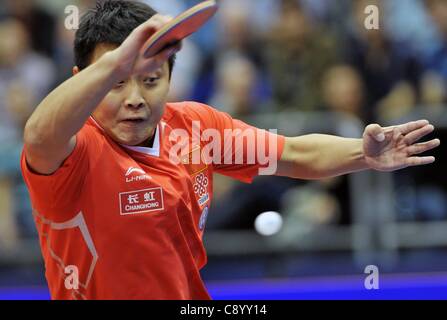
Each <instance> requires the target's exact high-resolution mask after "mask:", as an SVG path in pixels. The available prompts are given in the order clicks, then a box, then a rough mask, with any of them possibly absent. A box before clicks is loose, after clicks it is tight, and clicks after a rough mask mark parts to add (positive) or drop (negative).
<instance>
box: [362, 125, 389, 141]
mask: <svg viewBox="0 0 447 320" xmlns="http://www.w3.org/2000/svg"><path fill="white" fill-rule="evenodd" d="M365 133H366V134H367V135H369V136H371V137H372V138H373V139H374V140H376V141H377V142H383V141H385V133H384V131H383V128H382V127H381V126H380V125H378V124H370V125H369V126H367V127H366V130H365Z"/></svg>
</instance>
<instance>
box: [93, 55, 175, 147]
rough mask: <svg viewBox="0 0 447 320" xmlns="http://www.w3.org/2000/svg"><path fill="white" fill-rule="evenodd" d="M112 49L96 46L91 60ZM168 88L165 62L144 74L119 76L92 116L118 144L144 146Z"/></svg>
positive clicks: (158, 118)
mask: <svg viewBox="0 0 447 320" xmlns="http://www.w3.org/2000/svg"><path fill="white" fill-rule="evenodd" d="M111 49H114V48H110V47H108V48H107V47H98V48H96V50H95V53H94V55H93V62H94V61H96V60H97V59H99V58H100V57H101V56H102V55H103V54H104V53H105V52H107V51H108V50H111ZM168 91H169V64H168V62H166V63H165V64H164V65H163V67H162V68H160V69H159V70H157V71H155V72H153V73H148V74H145V75H144V76H131V77H130V78H128V79H122V80H121V81H120V82H118V83H117V84H116V86H115V87H114V88H113V89H112V90H111V91H110V92H109V93H108V94H107V95H106V96H105V98H104V99H103V101H102V102H101V103H100V104H99V105H98V107H97V108H96V110H95V111H94V112H93V117H94V118H95V120H96V121H97V122H98V123H99V124H100V125H101V127H102V128H103V129H104V130H105V131H106V133H107V134H108V135H109V136H110V137H112V139H113V140H115V141H116V142H118V143H121V144H125V145H130V146H145V145H147V144H148V143H149V141H150V139H151V138H152V136H153V134H154V132H155V128H156V127H157V124H158V123H159V122H160V120H161V118H162V116H163V113H164V109H165V104H166V99H167V95H168Z"/></svg>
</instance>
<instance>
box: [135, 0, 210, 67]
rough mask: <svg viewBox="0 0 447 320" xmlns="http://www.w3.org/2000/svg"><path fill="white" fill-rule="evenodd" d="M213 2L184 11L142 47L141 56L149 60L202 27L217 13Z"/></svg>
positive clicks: (203, 3) (200, 4)
mask: <svg viewBox="0 0 447 320" xmlns="http://www.w3.org/2000/svg"><path fill="white" fill-rule="evenodd" d="M217 9H218V5H217V3H216V1H215V0H208V1H204V2H202V3H199V4H198V5H196V6H194V7H192V8H190V9H188V10H186V11H185V12H183V13H181V14H179V15H178V16H177V17H175V18H174V19H172V20H171V21H169V22H168V23H167V24H165V25H164V26H163V27H162V28H161V29H160V30H158V31H157V32H155V33H154V34H153V35H152V36H151V37H150V38H149V39H148V40H147V42H146V43H145V44H144V46H143V52H144V53H143V56H144V57H145V58H149V57H152V56H155V55H157V54H158V53H160V52H161V51H163V50H165V49H167V48H168V47H171V46H175V45H176V44H177V43H178V42H180V41H181V40H182V39H184V38H186V37H188V36H189V35H191V34H192V33H194V32H196V31H197V30H198V29H199V28H200V27H201V26H203V25H204V24H205V23H206V22H207V21H208V20H209V19H211V17H213V16H214V14H215V13H216V12H217Z"/></svg>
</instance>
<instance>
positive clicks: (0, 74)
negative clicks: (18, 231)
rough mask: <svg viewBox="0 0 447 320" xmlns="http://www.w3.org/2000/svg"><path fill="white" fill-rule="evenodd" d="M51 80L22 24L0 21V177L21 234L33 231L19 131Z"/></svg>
mask: <svg viewBox="0 0 447 320" xmlns="http://www.w3.org/2000/svg"><path fill="white" fill-rule="evenodd" d="M54 78H55V70H54V66H53V64H52V63H51V61H50V60H48V59H47V58H45V57H43V56H41V55H40V54H38V53H36V52H34V51H33V50H32V49H31V44H30V39H29V35H28V33H27V31H26V29H25V27H24V26H23V24H22V23H21V22H20V21H18V20H15V19H13V18H8V19H5V20H2V21H0V176H2V177H7V178H8V181H9V184H8V185H9V186H10V188H11V190H10V192H9V194H11V195H12V196H13V197H14V199H11V202H13V203H14V204H15V205H14V206H11V207H10V208H11V210H14V212H15V213H16V214H17V219H18V222H19V223H20V224H21V225H22V227H24V229H23V230H24V233H25V234H28V233H33V232H35V228H34V226H33V223H32V215H31V214H30V213H31V210H30V206H29V201H28V196H27V192H26V188H25V186H24V184H23V181H22V180H21V174H20V167H19V164H20V152H21V148H22V131H23V127H24V125H25V122H26V120H27V119H28V117H29V116H30V114H31V113H32V111H33V110H34V108H35V106H36V105H37V103H38V102H39V101H40V100H41V99H43V97H44V96H45V95H46V94H47V93H48V91H49V89H50V87H51V85H52V84H53V81H54Z"/></svg>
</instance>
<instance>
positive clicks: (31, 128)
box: [24, 15, 178, 174]
mask: <svg viewBox="0 0 447 320" xmlns="http://www.w3.org/2000/svg"><path fill="white" fill-rule="evenodd" d="M169 19H170V18H169V17H164V16H161V15H155V16H153V17H152V18H151V19H150V20H148V21H147V22H146V23H144V24H142V25H140V26H139V27H138V28H136V29H135V30H134V31H133V32H132V33H131V34H130V35H129V37H128V38H127V39H126V40H125V41H124V42H123V44H122V45H121V46H119V47H118V48H117V49H115V50H112V51H109V52H107V53H105V54H104V55H103V56H102V57H100V58H99V59H98V60H96V62H95V63H93V64H91V65H90V66H89V67H87V68H86V69H84V70H82V71H81V72H79V73H77V74H76V75H75V76H73V77H71V78H70V79H68V80H67V81H65V82H64V83H62V84H61V85H60V86H59V87H57V88H56V89H55V90H54V91H52V92H51V93H50V94H49V95H48V96H47V97H46V98H45V99H44V100H43V101H42V102H41V103H40V104H39V106H38V107H37V108H36V110H35V111H34V113H33V114H32V115H31V117H30V119H29V120H28V122H27V124H26V126H25V131H24V142H25V155H26V159H27V162H28V164H29V165H30V166H31V167H32V168H33V169H34V170H35V171H37V172H38V173H41V174H51V173H53V172H55V171H56V170H57V169H58V168H59V167H60V165H61V164H62V163H63V161H64V160H65V159H66V158H67V157H68V156H69V155H70V154H71V152H72V151H73V149H74V148H75V145H76V134H77V133H78V132H79V131H80V130H81V128H82V127H83V125H84V124H85V122H86V121H87V119H88V118H89V116H90V115H91V113H92V112H93V111H94V110H95V108H96V107H97V106H98V104H99V103H100V102H101V101H102V100H103V99H104V97H105V96H106V95H107V93H108V92H109V91H110V90H111V89H112V88H113V87H114V86H115V85H116V84H117V83H118V82H119V81H121V80H123V79H127V78H128V77H129V76H130V75H132V74H141V73H144V72H152V71H155V70H156V69H158V68H159V67H160V66H161V65H163V63H164V62H165V61H166V60H168V59H169V57H170V56H171V55H172V54H174V53H175V51H176V50H178V48H174V49H169V50H165V51H163V52H161V53H160V54H158V55H157V56H155V57H152V58H149V59H145V58H143V57H142V55H141V54H140V49H141V47H142V46H143V44H144V43H145V41H146V40H147V38H148V36H149V35H150V34H152V33H153V32H155V31H156V30H158V29H159V28H161V26H162V25H163V24H165V23H166V22H167V21H169Z"/></svg>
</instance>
